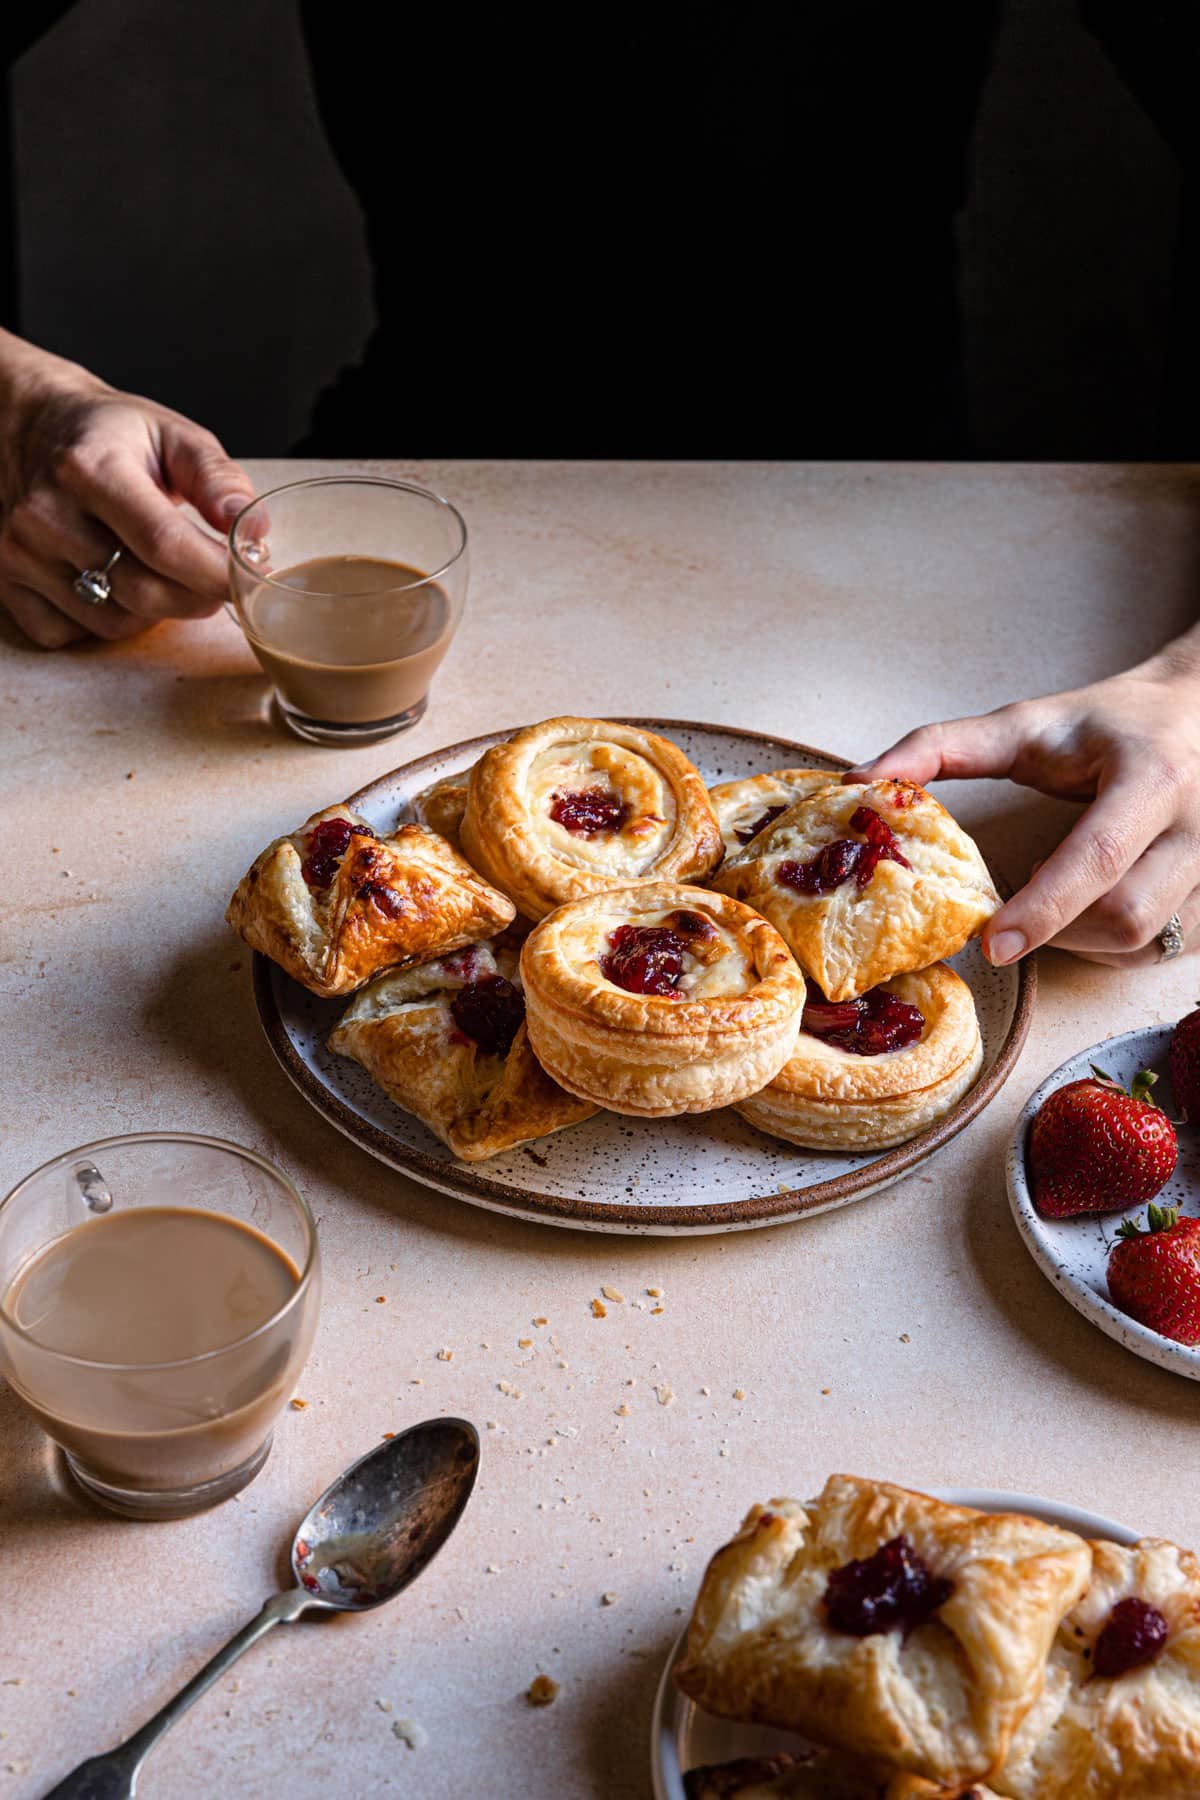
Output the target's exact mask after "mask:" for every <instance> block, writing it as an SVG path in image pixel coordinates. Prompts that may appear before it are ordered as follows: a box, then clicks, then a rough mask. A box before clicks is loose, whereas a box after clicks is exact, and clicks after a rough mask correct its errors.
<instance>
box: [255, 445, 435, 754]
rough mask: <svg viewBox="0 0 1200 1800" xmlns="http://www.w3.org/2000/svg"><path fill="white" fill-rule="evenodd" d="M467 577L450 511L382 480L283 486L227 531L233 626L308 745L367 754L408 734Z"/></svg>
mask: <svg viewBox="0 0 1200 1800" xmlns="http://www.w3.org/2000/svg"><path fill="white" fill-rule="evenodd" d="M467 576H468V555H467V528H466V525H465V524H464V522H463V518H462V515H461V513H460V512H459V511H458V509H457V508H456V507H454V506H452V505H451V503H450V502H449V501H448V500H444V499H443V498H442V496H441V495H440V494H435V493H433V492H432V490H430V489H429V488H422V487H418V486H417V485H416V484H415V483H413V482H407V481H389V480H386V479H384V478H383V477H382V476H366V475H356V476H340V475H338V476H327V477H325V476H322V477H315V478H313V479H311V480H308V481H294V482H290V483H288V485H287V486H285V487H279V488H274V489H272V490H271V491H270V492H269V493H265V494H261V495H259V496H258V498H257V499H255V500H253V501H251V502H250V504H249V505H248V506H247V507H245V508H244V509H243V511H242V512H240V513H239V514H238V516H237V518H236V519H235V520H234V523H233V526H232V528H231V530H230V533H229V579H230V592H231V600H232V610H233V613H234V616H235V618H236V619H237V621H238V623H239V625H240V626H241V627H242V630H243V631H244V632H245V634H246V638H247V640H248V642H249V644H250V648H251V649H252V650H253V651H254V654H255V656H256V657H257V658H258V660H259V662H260V663H261V664H262V667H263V669H264V671H265V673H266V674H267V676H268V678H269V679H270V681H271V683H272V685H273V686H274V690H275V703H276V707H277V709H278V712H279V715H280V717H281V718H282V719H283V722H284V723H285V724H286V725H287V726H288V727H289V728H290V729H291V730H292V731H294V732H295V733H296V734H297V736H299V737H302V738H305V739H307V740H308V741H309V742H310V743H315V744H341V745H353V744H376V743H381V742H382V741H383V740H384V739H385V738H389V737H394V736H395V735H396V733H397V732H400V731H405V730H407V729H408V727H409V726H410V725H415V724H416V722H417V720H418V719H419V718H420V717H421V716H422V714H423V713H424V711H425V707H426V703H427V700H428V697H429V686H430V683H431V681H432V680H433V676H434V673H435V671H436V670H437V668H438V665H439V664H440V663H441V661H442V658H443V657H444V656H445V654H446V652H447V650H448V649H449V648H450V643H451V640H452V639H453V636H454V633H455V631H456V630H457V628H458V622H459V619H460V618H461V616H462V609H463V604H464V602H465V600H466V594H467Z"/></svg>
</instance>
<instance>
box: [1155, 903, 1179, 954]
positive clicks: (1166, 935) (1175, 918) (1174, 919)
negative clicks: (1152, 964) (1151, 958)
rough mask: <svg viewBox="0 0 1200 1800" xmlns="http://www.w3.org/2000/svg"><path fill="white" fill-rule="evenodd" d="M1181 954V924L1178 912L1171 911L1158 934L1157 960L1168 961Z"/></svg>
mask: <svg viewBox="0 0 1200 1800" xmlns="http://www.w3.org/2000/svg"><path fill="white" fill-rule="evenodd" d="M1182 955H1183V925H1182V922H1181V921H1180V917H1179V914H1178V913H1172V914H1171V916H1170V918H1169V919H1168V920H1167V922H1166V924H1165V925H1164V926H1163V928H1162V930H1161V931H1160V932H1159V934H1158V960H1159V962H1170V960H1171V958H1172V957H1173V956H1182Z"/></svg>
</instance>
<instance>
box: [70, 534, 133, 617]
mask: <svg viewBox="0 0 1200 1800" xmlns="http://www.w3.org/2000/svg"><path fill="white" fill-rule="evenodd" d="M120 559H121V546H120V545H119V544H118V545H117V548H116V549H115V550H114V551H113V553H112V555H111V556H110V557H109V559H108V561H107V562H106V563H105V565H104V567H103V568H102V569H80V571H79V573H78V575H77V576H76V577H75V579H74V581H73V582H72V583H71V586H72V587H73V588H74V590H75V592H76V593H77V594H78V595H79V598H80V599H81V600H86V601H87V603H88V605H89V606H103V605H104V602H105V601H106V600H108V599H111V597H112V582H111V581H110V580H109V579H108V572H109V570H110V569H111V568H113V567H114V565H115V564H116V563H118V562H119V561H120Z"/></svg>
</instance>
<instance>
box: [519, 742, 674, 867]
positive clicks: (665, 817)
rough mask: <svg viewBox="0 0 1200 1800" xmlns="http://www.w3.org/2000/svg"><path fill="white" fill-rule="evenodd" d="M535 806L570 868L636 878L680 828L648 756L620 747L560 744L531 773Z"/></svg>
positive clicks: (557, 851) (538, 760)
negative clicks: (675, 830)
mask: <svg viewBox="0 0 1200 1800" xmlns="http://www.w3.org/2000/svg"><path fill="white" fill-rule="evenodd" d="M527 798H528V805H529V807H530V809H531V811H532V813H533V814H534V816H535V817H536V818H539V819H540V820H542V821H543V822H544V825H545V827H546V829H547V834H548V837H549V839H550V841H551V842H552V844H553V846H554V853H555V855H556V856H557V857H558V858H559V859H560V860H561V861H563V862H568V863H573V864H575V865H576V866H578V867H580V868H603V869H605V870H608V871H611V872H613V873H614V874H616V875H636V874H638V873H639V872H640V871H641V870H642V869H644V868H646V867H647V866H648V865H649V864H650V863H652V862H653V861H654V859H655V858H656V857H657V856H659V855H660V854H661V852H662V851H663V850H664V849H665V848H666V846H667V844H668V843H669V841H670V838H671V835H672V833H673V831H674V829H675V818H676V807H675V800H674V796H673V795H672V793H671V789H670V785H669V783H668V782H667V781H666V779H665V778H664V776H663V775H662V773H661V772H660V771H659V770H658V769H656V768H655V767H654V765H653V764H652V763H651V762H649V761H648V760H647V759H646V758H645V757H644V756H639V755H637V754H636V752H633V751H629V750H625V749H622V748H621V747H620V746H618V745H615V744H605V743H587V744H570V745H558V746H556V747H554V748H552V749H549V750H543V751H542V752H541V753H540V755H538V756H536V757H535V758H534V760H533V763H532V766H531V768H530V772H529V781H528V790H527Z"/></svg>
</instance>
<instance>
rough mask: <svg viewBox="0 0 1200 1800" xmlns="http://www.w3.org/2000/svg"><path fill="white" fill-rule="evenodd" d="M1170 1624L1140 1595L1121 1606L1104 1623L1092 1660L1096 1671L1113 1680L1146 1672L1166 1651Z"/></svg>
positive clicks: (1121, 1602)
mask: <svg viewBox="0 0 1200 1800" xmlns="http://www.w3.org/2000/svg"><path fill="white" fill-rule="evenodd" d="M1168 1629H1169V1628H1168V1626H1167V1621H1166V1620H1165V1619H1164V1617H1163V1615H1162V1614H1161V1613H1160V1612H1159V1610H1158V1608H1157V1607H1156V1606H1151V1605H1150V1604H1149V1603H1148V1602H1147V1601H1145V1600H1139V1599H1138V1598H1137V1596H1136V1595H1130V1596H1129V1598H1128V1599H1126V1600H1118V1601H1117V1604H1116V1605H1115V1606H1114V1607H1113V1609H1112V1611H1111V1612H1110V1613H1109V1615H1108V1618H1107V1619H1106V1620H1105V1621H1104V1625H1103V1627H1102V1629H1101V1632H1100V1635H1099V1637H1098V1638H1097V1639H1096V1648H1095V1651H1094V1653H1093V1657H1092V1668H1093V1669H1094V1670H1095V1672H1096V1674H1097V1675H1099V1676H1100V1677H1101V1678H1102V1679H1108V1680H1111V1679H1113V1678H1115V1677H1116V1676H1118V1675H1125V1674H1128V1672H1129V1670H1130V1669H1141V1668H1144V1667H1145V1665H1146V1664H1147V1663H1152V1662H1153V1661H1154V1659H1155V1657H1157V1655H1158V1654H1159V1652H1160V1650H1162V1648H1163V1646H1164V1645H1165V1643H1166V1641H1167V1636H1168Z"/></svg>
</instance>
